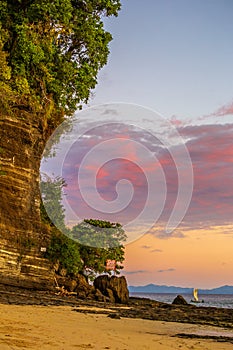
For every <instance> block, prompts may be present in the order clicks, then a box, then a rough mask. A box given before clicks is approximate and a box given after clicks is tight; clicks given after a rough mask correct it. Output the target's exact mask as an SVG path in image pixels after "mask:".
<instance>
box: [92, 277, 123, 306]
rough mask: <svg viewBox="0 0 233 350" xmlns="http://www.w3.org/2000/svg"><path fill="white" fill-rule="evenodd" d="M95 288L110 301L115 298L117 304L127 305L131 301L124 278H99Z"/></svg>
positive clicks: (95, 281)
mask: <svg viewBox="0 0 233 350" xmlns="http://www.w3.org/2000/svg"><path fill="white" fill-rule="evenodd" d="M94 287H95V288H96V289H99V290H100V292H101V293H102V294H103V295H105V296H106V297H108V298H109V299H112V300H113V298H114V301H115V302H117V303H122V304H126V303H128V301H129V291H128V288H127V282H126V279H125V277H124V276H121V277H116V276H112V277H110V276H108V275H102V276H98V277H97V278H96V279H95V280H94ZM110 290H111V292H110Z"/></svg>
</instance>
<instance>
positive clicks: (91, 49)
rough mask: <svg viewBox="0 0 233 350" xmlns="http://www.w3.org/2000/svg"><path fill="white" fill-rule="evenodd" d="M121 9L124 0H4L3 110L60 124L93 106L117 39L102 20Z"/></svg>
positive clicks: (0, 28) (0, 47)
mask: <svg viewBox="0 0 233 350" xmlns="http://www.w3.org/2000/svg"><path fill="white" fill-rule="evenodd" d="M119 9H120V2H119V0H94V1H93V0H86V1H84V0H75V1H72V0H63V1H47V0H35V1H26V0H18V1H9V0H6V1H4V0H3V1H1V3H0V33H1V34H0V67H1V70H0V81H1V84H0V85H1V92H2V93H1V95H2V96H3V98H2V101H1V103H2V106H1V107H2V108H3V107H10V109H12V108H13V109H14V111H15V110H16V109H23V110H26V111H29V112H30V111H34V112H40V113H42V114H44V113H45V114H46V116H47V118H48V119H52V120H53V123H54V124H56V125H57V124H58V123H59V122H60V119H61V117H62V116H63V115H64V114H65V115H71V114H72V113H73V112H74V111H75V110H76V109H77V107H79V106H81V104H82V103H85V102H87V101H88V98H89V96H90V91H91V89H93V88H94V87H95V85H96V83H97V73H98V71H99V69H100V68H101V67H103V66H104V65H105V64H106V62H107V57H108V53H109V48H108V44H109V42H110V41H111V39H112V37H111V34H110V33H108V32H107V31H105V30H104V26H103V22H102V17H103V16H107V17H108V16H112V15H114V16H117V13H118V10H119ZM6 96H7V97H6ZM8 109H9V108H8ZM50 123H51V121H50ZM53 123H51V127H52V125H53Z"/></svg>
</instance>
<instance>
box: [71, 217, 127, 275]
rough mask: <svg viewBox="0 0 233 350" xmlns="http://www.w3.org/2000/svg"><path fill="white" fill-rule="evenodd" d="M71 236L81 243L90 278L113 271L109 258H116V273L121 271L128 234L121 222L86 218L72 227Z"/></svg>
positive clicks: (85, 267)
mask: <svg viewBox="0 0 233 350" xmlns="http://www.w3.org/2000/svg"><path fill="white" fill-rule="evenodd" d="M71 237H72V239H74V240H75V241H77V242H78V243H79V244H80V248H79V249H80V256H81V258H82V260H83V263H84V266H83V272H84V273H85V274H88V276H89V277H90V278H92V277H93V276H95V275H96V274H100V273H103V272H107V273H109V274H110V273H111V271H110V270H108V268H107V260H115V262H116V266H115V273H117V274H119V273H120V270H121V269H122V268H123V266H122V265H121V263H122V262H123V261H124V245H123V242H124V241H125V240H126V234H125V232H124V230H123V228H122V226H121V225H120V224H119V223H110V222H109V221H103V220H93V219H89V220H87V219H85V220H84V221H83V222H81V223H80V224H78V225H76V226H74V227H73V228H72V230H71Z"/></svg>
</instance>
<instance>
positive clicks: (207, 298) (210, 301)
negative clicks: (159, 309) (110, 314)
mask: <svg viewBox="0 0 233 350" xmlns="http://www.w3.org/2000/svg"><path fill="white" fill-rule="evenodd" d="M130 296H131V297H136V298H149V299H152V300H157V301H161V302H164V303H168V304H171V303H172V302H173V300H174V299H175V297H176V296H177V294H174V293H136V292H131V293H130ZM182 296H183V297H184V299H185V300H186V301H187V302H188V303H190V304H192V302H191V300H192V295H191V294H185V293H183V294H182ZM199 301H203V302H201V303H193V305H196V306H199V307H202V306H208V307H209V306H211V307H221V308H230V309H233V294H199Z"/></svg>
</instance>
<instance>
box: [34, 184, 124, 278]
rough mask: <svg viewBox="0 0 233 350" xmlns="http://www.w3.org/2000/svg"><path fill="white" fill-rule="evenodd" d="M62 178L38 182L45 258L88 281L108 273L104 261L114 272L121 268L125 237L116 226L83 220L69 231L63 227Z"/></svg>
mask: <svg viewBox="0 0 233 350" xmlns="http://www.w3.org/2000/svg"><path fill="white" fill-rule="evenodd" d="M64 186H65V182H64V180H63V179H61V178H55V179H51V178H48V177H46V178H45V179H44V181H41V194H42V198H43V204H42V203H41V218H42V223H43V225H46V230H48V232H49V234H50V243H49V246H48V251H47V254H46V256H47V258H48V259H49V260H51V261H52V262H53V263H57V262H58V263H59V266H60V267H61V268H62V267H64V268H65V269H66V270H67V272H68V273H70V274H73V273H77V272H80V273H83V274H85V275H87V276H88V277H89V278H92V277H95V275H96V274H100V273H103V272H107V273H111V271H112V270H113V269H109V268H108V267H107V261H108V260H111V261H114V262H115V268H114V272H115V273H117V274H119V273H120V270H121V269H122V268H123V266H122V263H123V261H124V259H125V257H124V245H123V244H124V242H125V241H126V238H127V236H126V233H125V231H124V229H123V228H122V226H121V224H119V223H112V222H109V221H104V220H96V219H84V220H83V221H81V222H80V223H78V224H77V225H75V226H74V227H73V228H72V229H70V228H69V227H67V226H66V224H65V209H64V207H63V204H62V188H63V187H64Z"/></svg>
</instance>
